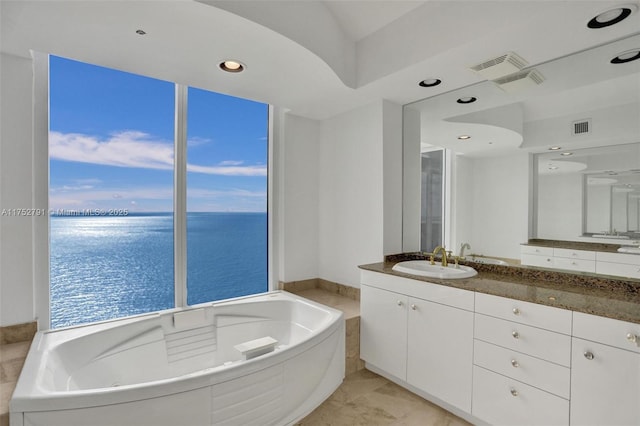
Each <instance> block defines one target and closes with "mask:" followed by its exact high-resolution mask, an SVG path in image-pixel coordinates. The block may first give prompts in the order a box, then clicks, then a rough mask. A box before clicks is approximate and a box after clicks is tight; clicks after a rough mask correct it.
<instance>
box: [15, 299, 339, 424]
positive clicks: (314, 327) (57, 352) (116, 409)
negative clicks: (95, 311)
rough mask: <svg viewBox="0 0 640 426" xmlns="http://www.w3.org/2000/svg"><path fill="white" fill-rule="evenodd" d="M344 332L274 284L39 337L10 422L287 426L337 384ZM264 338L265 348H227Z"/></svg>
mask: <svg viewBox="0 0 640 426" xmlns="http://www.w3.org/2000/svg"><path fill="white" fill-rule="evenodd" d="M344 332H345V331H344V317H343V315H342V313H341V312H340V311H337V310H335V309H332V308H329V307H326V306H323V305H320V304H318V303H315V302H312V301H309V300H306V299H303V298H301V297H298V296H295V295H292V294H290V293H287V292H281V291H277V292H271V293H266V294H263V295H258V296H249V297H243V298H239V299H234V300H231V301H228V302H221V303H214V304H206V305H199V306H197V307H192V308H188V309H182V310H180V309H176V310H171V311H165V312H160V313H154V314H149V315H143V316H138V317H133V318H128V319H122V320H114V321H108V322H104V323H99V324H93V325H88V326H79V327H73V328H68V329H62V330H57V331H48V332H39V333H38V334H37V335H36V337H35V339H34V341H33V344H32V346H31V350H30V351H29V354H28V356H27V360H26V362H25V365H24V368H23V371H22V374H21V376H20V379H19V380H18V384H17V386H16V389H15V392H14V394H13V397H12V399H11V401H10V406H9V408H10V424H11V426H36V425H38V426H40V425H42V426H57V425H60V426H62V425H64V426H72V425H82V426H106V425H109V426H116V425H117V426H124V425H135V426H142V425H153V426H159V425H170V426H178V425H179V426H187V425H194V426H196V425H197V426H203V425H243V426H244V425H251V424H255V425H260V426H262V425H286V424H292V423H294V422H296V421H298V420H300V419H301V418H302V417H304V416H305V415H307V414H308V413H310V412H311V411H312V410H313V409H314V408H316V407H317V406H318V405H320V404H321V403H322V401H324V400H325V399H326V398H327V397H328V396H329V395H331V393H332V392H333V391H334V390H335V389H336V388H337V387H338V386H339V385H340V383H341V382H342V380H343V378H344V360H345V354H344V351H345V348H344ZM265 337H270V338H271V339H273V340H275V341H277V343H274V344H273V346H275V349H274V350H273V351H272V352H269V353H266V354H263V355H260V356H257V357H255V358H253V359H249V360H243V359H242V358H243V356H242V354H241V353H240V352H239V351H238V350H237V349H234V346H238V345H241V344H242V343H246V342H251V341H254V342H255V339H262V338H265ZM262 340H265V339H262ZM267 340H269V339H267ZM245 346H246V345H245ZM248 346H252V343H249V344H248ZM239 348H240V349H242V347H241V346H239ZM267 350H268V349H267Z"/></svg>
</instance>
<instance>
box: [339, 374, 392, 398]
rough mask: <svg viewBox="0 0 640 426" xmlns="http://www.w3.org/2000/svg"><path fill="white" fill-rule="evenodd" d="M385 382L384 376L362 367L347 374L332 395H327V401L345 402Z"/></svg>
mask: <svg viewBox="0 0 640 426" xmlns="http://www.w3.org/2000/svg"><path fill="white" fill-rule="evenodd" d="M387 383H388V381H387V379H385V378H384V377H381V376H379V375H377V374H375V373H372V372H371V371H369V370H364V369H363V370H360V371H357V372H355V373H353V374H351V375H349V376H348V377H347V378H346V379H345V381H344V382H342V385H340V387H339V388H338V389H337V390H336V391H335V392H334V393H333V395H331V396H330V397H329V401H333V402H337V403H340V404H346V403H347V402H349V401H353V400H354V399H357V398H359V397H360V396H362V395H364V394H366V393H368V392H372V391H374V390H376V389H377V388H379V387H381V386H384V385H385V384H387Z"/></svg>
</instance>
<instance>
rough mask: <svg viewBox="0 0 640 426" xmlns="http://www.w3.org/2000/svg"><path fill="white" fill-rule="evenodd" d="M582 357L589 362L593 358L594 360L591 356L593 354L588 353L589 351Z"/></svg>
mask: <svg viewBox="0 0 640 426" xmlns="http://www.w3.org/2000/svg"><path fill="white" fill-rule="evenodd" d="M584 357H585V358H586V359H588V360H589V361H591V360H592V359H593V358H595V356H594V355H593V352H589V351H587V352H585V353H584Z"/></svg>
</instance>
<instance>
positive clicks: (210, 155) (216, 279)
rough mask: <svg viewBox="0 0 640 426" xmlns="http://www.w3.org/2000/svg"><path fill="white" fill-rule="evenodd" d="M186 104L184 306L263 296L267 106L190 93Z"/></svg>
mask: <svg viewBox="0 0 640 426" xmlns="http://www.w3.org/2000/svg"><path fill="white" fill-rule="evenodd" d="M188 99H189V107H188V119H187V123H188V138H187V140H188V142H187V158H188V159H189V164H188V166H187V212H188V213H187V290H188V291H187V296H188V297H187V303H188V304H190V305H191V304H196V303H201V302H206V301H209V300H219V299H227V298H230V297H236V296H243V295H247V294H252V293H261V292H265V291H267V256H266V253H267V130H268V129H267V126H266V124H267V115H268V111H267V107H266V105H264V104H261V103H257V102H250V101H247V100H244V99H238V98H233V97H230V96H225V95H221V94H219V93H213V92H208V91H205V90H200V89H194V88H189V94H188ZM221 265H224V267H221Z"/></svg>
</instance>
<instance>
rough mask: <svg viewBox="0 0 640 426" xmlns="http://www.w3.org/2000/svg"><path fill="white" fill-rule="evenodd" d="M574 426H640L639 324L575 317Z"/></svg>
mask: <svg viewBox="0 0 640 426" xmlns="http://www.w3.org/2000/svg"><path fill="white" fill-rule="evenodd" d="M573 335H574V337H573V339H572V365H571V368H572V371H571V374H572V377H571V424H572V425H576V426H577V425H605V424H611V425H614V424H615V425H639V424H640V409H639V405H640V324H633V323H628V322H624V321H618V320H614V319H609V318H602V317H598V316H594V315H588V314H583V313H578V312H575V313H574V324H573Z"/></svg>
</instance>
